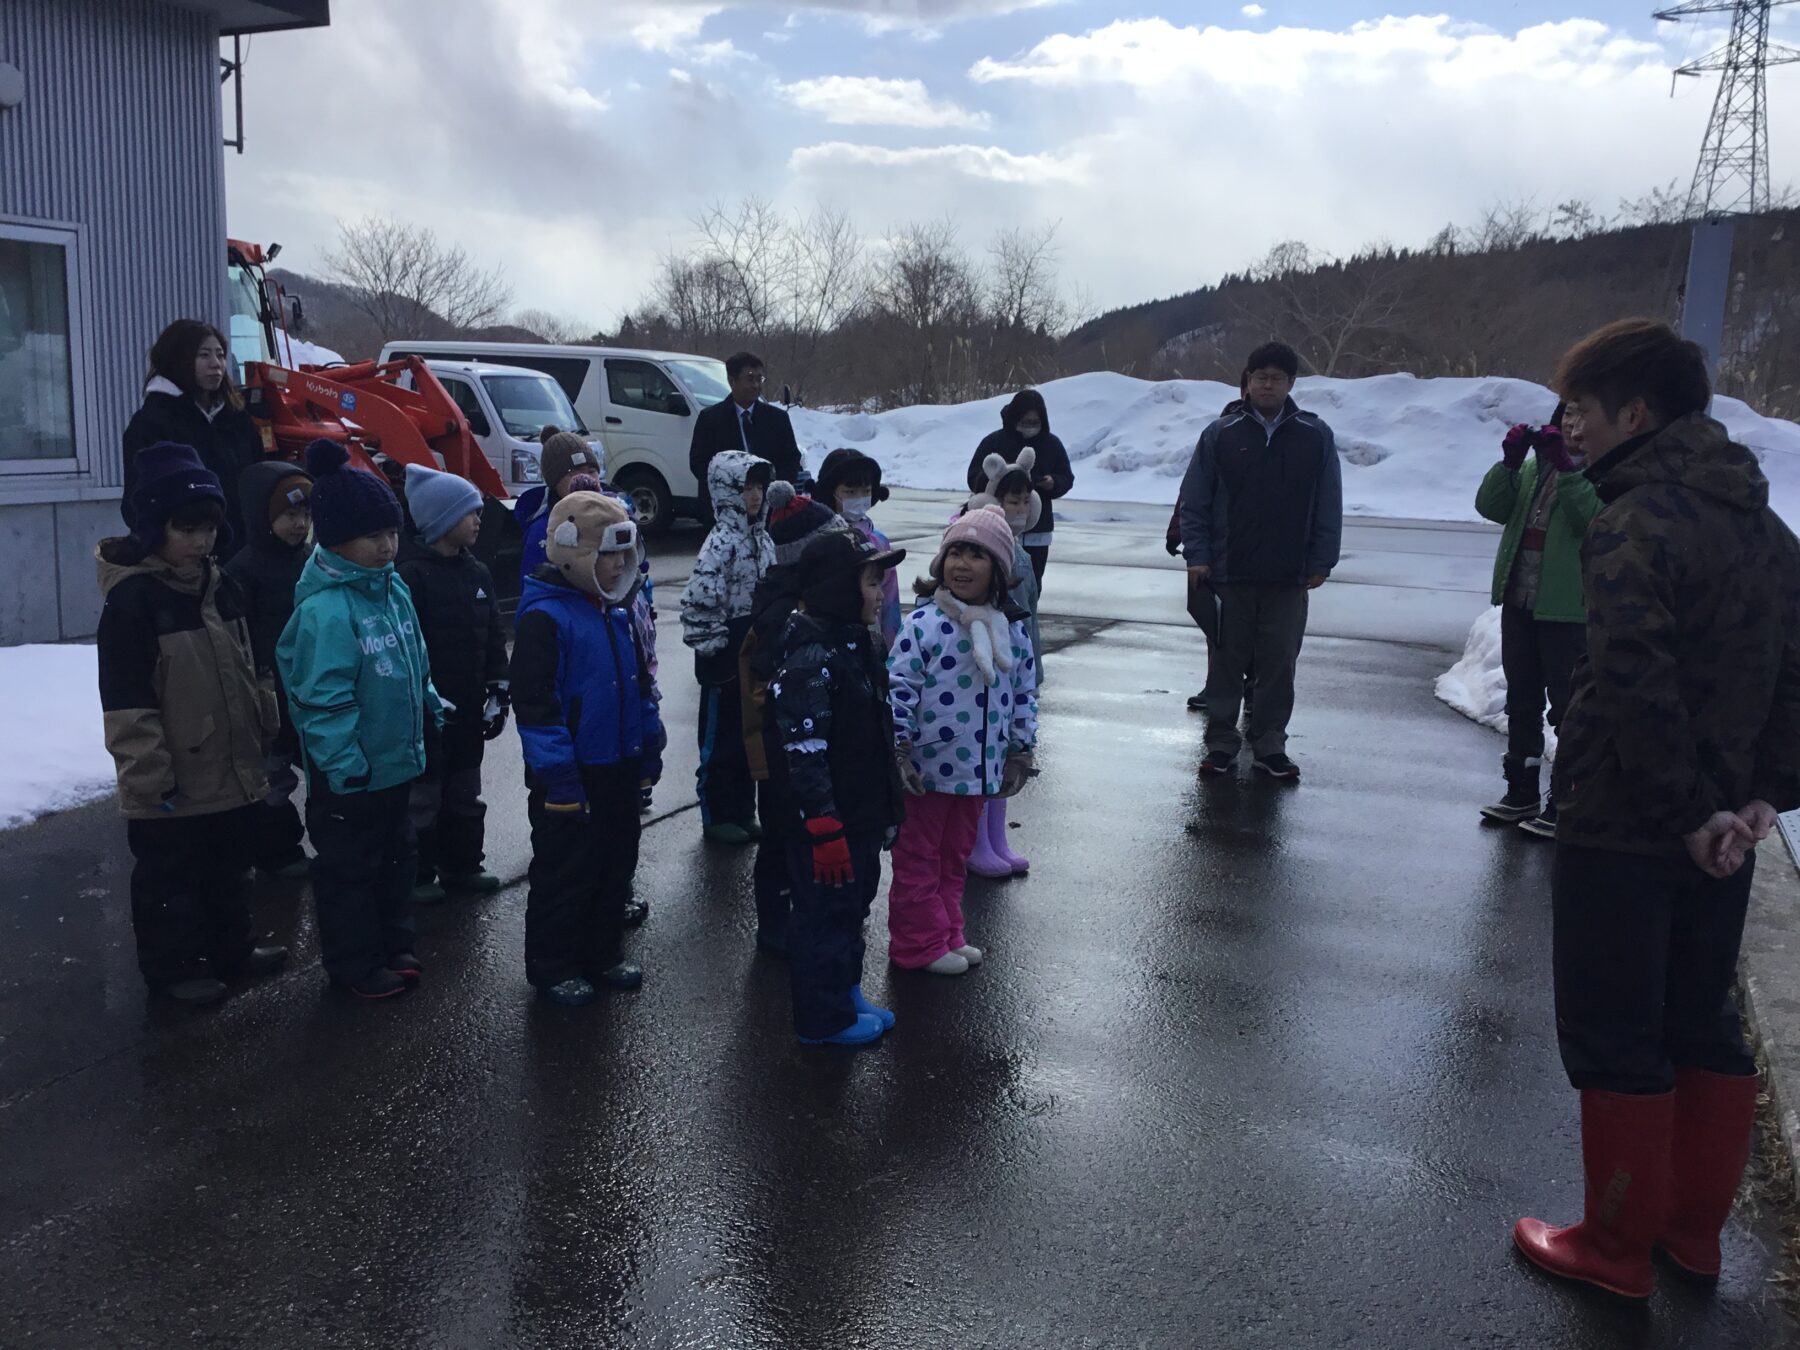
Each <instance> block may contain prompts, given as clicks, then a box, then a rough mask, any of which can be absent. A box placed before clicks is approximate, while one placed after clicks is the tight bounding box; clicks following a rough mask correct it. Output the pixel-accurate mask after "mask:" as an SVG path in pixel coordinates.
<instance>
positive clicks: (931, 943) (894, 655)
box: [888, 506, 1037, 975]
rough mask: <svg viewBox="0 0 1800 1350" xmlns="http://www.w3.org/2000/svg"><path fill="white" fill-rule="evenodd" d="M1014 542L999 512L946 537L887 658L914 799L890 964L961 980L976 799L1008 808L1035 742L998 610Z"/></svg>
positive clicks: (902, 839) (966, 957)
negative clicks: (1003, 802) (999, 801)
mask: <svg viewBox="0 0 1800 1350" xmlns="http://www.w3.org/2000/svg"><path fill="white" fill-rule="evenodd" d="M1012 554H1013V534H1012V530H1011V529H1010V528H1008V526H1007V523H1006V515H1005V513H1004V512H1002V511H1001V510H1000V508H999V507H997V506H984V507H980V508H979V509H977V510H973V511H969V512H967V513H965V514H964V515H962V516H960V517H959V518H958V519H956V520H954V521H952V522H951V524H950V528H949V529H947V530H945V531H944V539H943V543H942V544H941V545H940V547H939V548H938V553H937V556H936V557H935V558H934V559H932V563H931V571H930V576H929V577H928V578H926V579H924V580H921V581H920V582H919V583H918V590H919V591H920V593H921V594H924V595H929V596H930V598H929V599H927V600H926V601H925V602H924V603H923V604H921V605H920V606H919V607H918V608H917V609H915V610H914V611H913V612H912V613H911V614H910V615H909V616H908V617H907V619H906V621H905V623H903V624H902V625H901V626H900V637H899V640H898V641H897V642H895V644H894V650H893V651H892V652H891V653H889V655H888V679H889V706H890V707H891V709H892V711H893V715H894V736H895V750H896V753H897V756H898V757H899V761H900V772H901V775H902V777H903V778H904V779H905V780H906V784H907V790H908V791H909V792H911V793H913V794H914V796H913V799H912V801H911V802H910V803H909V805H908V807H907V814H906V823H905V824H904V825H902V826H901V827H900V834H899V837H898V838H897V839H896V840H895V842H894V882H893V886H892V888H891V890H890V892H889V896H888V936H889V956H890V959H891V960H892V961H893V962H894V964H895V965H897V966H901V967H903V968H906V969H915V970H916V969H923V970H928V971H931V972H932V973H933V974H938V975H961V974H963V973H964V972H965V971H967V970H968V969H969V967H970V966H973V965H979V964H981V960H982V953H981V950H980V948H978V947H973V946H970V945H969V942H968V939H967V937H966V935H965V934H964V932H963V916H962V894H963V876H964V869H965V868H966V866H967V864H968V860H969V854H970V852H971V851H973V849H974V847H975V836H976V832H977V829H978V828H979V824H980V819H981V807H982V803H983V801H984V799H988V798H1000V797H1011V796H1013V795H1014V794H1015V793H1017V792H1018V791H1019V789H1020V788H1021V787H1023V786H1024V784H1025V780H1026V779H1027V778H1028V777H1030V775H1031V769H1032V762H1031V754H1032V750H1033V748H1034V747H1035V745H1036V743H1037V677H1036V666H1037V662H1036V658H1034V657H1033V656H1032V654H1031V645H1030V638H1029V637H1028V635H1027V634H1026V631H1025V624H1024V622H1023V621H1022V620H1020V619H1017V618H1014V617H1011V616H1010V615H1009V613H1008V610H1007V591H1006V580H1005V578H1006V571H1007V568H1008V567H1009V566H1010V565H1011V562H1012Z"/></svg>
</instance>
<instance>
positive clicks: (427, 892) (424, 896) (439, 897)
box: [412, 881, 448, 905]
mask: <svg viewBox="0 0 1800 1350" xmlns="http://www.w3.org/2000/svg"><path fill="white" fill-rule="evenodd" d="M447 895H448V892H447V891H445V890H444V888H443V887H442V886H440V885H438V883H437V882H435V881H421V882H420V883H419V884H418V885H417V886H414V887H413V888H412V899H413V903H414V904H415V905H438V904H442V903H443V902H444V900H445V898H446V897H447Z"/></svg>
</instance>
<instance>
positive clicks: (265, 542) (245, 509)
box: [225, 459, 312, 881]
mask: <svg viewBox="0 0 1800 1350" xmlns="http://www.w3.org/2000/svg"><path fill="white" fill-rule="evenodd" d="M238 504H239V508H240V512H241V514H242V516H243V519H244V521H245V524H246V528H247V529H248V531H249V535H250V537H249V538H248V539H246V540H245V541H244V546H243V547H242V548H240V549H239V550H238V551H237V552H236V553H234V554H232V556H231V559H230V561H229V562H227V563H226V564H225V571H226V573H227V574H228V575H230V576H231V578H232V579H233V580H235V581H236V582H237V583H238V585H239V586H241V587H243V589H244V600H245V604H246V607H247V608H246V613H245V617H246V618H247V619H248V620H249V623H250V651H251V654H252V655H253V657H254V658H255V660H256V673H257V676H258V677H259V678H267V679H270V680H273V681H274V682H275V695H276V702H277V704H278V706H279V708H280V711H281V730H280V731H279V732H278V733H277V734H276V736H275V741H274V744H272V745H271V746H270V747H269V750H268V753H267V754H265V755H264V756H263V772H264V773H265V774H266V775H267V776H268V779H269V791H268V793H267V795H266V796H264V798H263V800H262V805H261V806H260V807H259V808H258V810H257V812H256V850H255V858H256V867H257V870H258V871H262V872H270V873H273V874H274V875H276V876H278V877H283V878H285V879H287V880H289V881H297V880H299V879H301V878H302V877H305V876H306V875H307V874H308V872H309V870H310V869H309V865H308V862H307V858H306V851H305V850H304V849H302V848H301V847H300V841H301V840H302V839H304V838H305V837H306V826H305V824H304V823H303V822H302V821H301V819H300V812H299V810H298V809H297V808H296V807H295V806H294V801H293V797H294V790H295V789H296V788H298V787H299V786H300V775H299V773H298V772H297V770H298V767H299V764H300V738H299V735H298V734H297V733H296V732H295V731H294V721H293V718H291V717H290V716H289V715H288V710H287V697H286V695H285V694H284V693H283V691H282V689H281V682H280V678H279V676H278V675H277V673H276V670H275V644H276V643H277V642H279V641H280V640H281V630H282V629H284V628H286V627H287V621H288V619H289V617H290V616H292V614H293V612H294V587H295V586H296V585H297V584H299V581H300V573H301V571H302V570H303V569H304V568H305V567H306V555H307V553H308V552H309V549H308V547H307V542H308V540H309V539H310V538H311V537H312V478H311V477H310V476H308V474H307V472H306V470H304V469H302V468H301V467H300V466H299V465H297V464H289V463H288V462H287V461H286V460H278V459H266V460H262V461H261V462H259V463H256V464H252V465H250V466H249V467H247V468H246V469H245V470H244V471H243V472H242V473H241V474H239V475H238Z"/></svg>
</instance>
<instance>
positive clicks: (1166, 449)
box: [792, 371, 1800, 522]
mask: <svg viewBox="0 0 1800 1350" xmlns="http://www.w3.org/2000/svg"><path fill="white" fill-rule="evenodd" d="M1040 388H1041V390H1042V392H1043V395H1044V401H1045V403H1046V404H1047V405H1048V406H1049V409H1050V429H1051V430H1052V431H1054V432H1055V433H1056V434H1057V435H1058V436H1060V437H1061V438H1062V441H1063V444H1064V445H1066V446H1067V447H1068V450H1069V458H1070V460H1071V462H1072V463H1073V465H1074V469H1075V490H1074V492H1073V493H1071V494H1070V495H1071V496H1073V497H1075V498H1077V499H1082V500H1088V501H1115V502H1120V501H1122V502H1158V503H1165V502H1166V503H1170V504H1173V502H1174V500H1175V497H1176V495H1177V493H1178V492H1179V491H1180V487H1181V475H1182V474H1183V473H1184V472H1185V471H1186V469H1187V465H1188V459H1189V457H1190V456H1191V455H1192V454H1193V449H1194V443H1195V442H1196V441H1197V440H1199V438H1200V433H1201V432H1202V431H1204V430H1205V429H1206V424H1207V423H1208V422H1210V421H1212V420H1213V418H1215V417H1217V416H1218V414H1219V410H1220V409H1221V408H1223V407H1224V406H1225V404H1226V403H1227V402H1228V401H1230V400H1231V399H1233V398H1235V397H1237V391H1236V390H1235V389H1233V388H1231V387H1230V386H1229V385H1224V384H1219V383H1217V382H1215V381H1211V380H1160V381H1151V380H1139V379H1134V378H1132V377H1131V376H1129V375H1116V374H1113V373H1111V372H1108V371H1101V372H1096V373H1094V374H1089V375H1074V376H1071V377H1069V378H1068V379H1063V380H1052V381H1051V382H1050V383H1048V384H1045V385H1042V386H1040ZM1294 397H1295V400H1296V402H1298V403H1299V404H1300V406H1301V407H1302V408H1305V409H1307V410H1309V411H1311V412H1316V413H1318V414H1319V415H1320V416H1321V417H1323V418H1324V419H1325V420H1326V421H1327V422H1328V423H1330V424H1331V428H1332V430H1333V431H1334V432H1335V433H1336V435H1337V444H1338V453H1339V455H1340V456H1341V457H1342V459H1343V467H1344V509H1345V511H1346V512H1348V513H1350V514H1352V515H1364V516H1392V517H1397V518H1400V519H1410V520H1475V519H1478V517H1477V516H1476V514H1475V488H1476V486H1477V485H1478V484H1479V483H1480V482H1481V476H1482V475H1483V474H1484V473H1486V472H1487V470H1488V466H1489V465H1491V464H1492V463H1493V462H1494V460H1495V459H1496V458H1498V456H1499V451H1500V438H1501V437H1502V436H1503V435H1505V434H1506V429H1507V427H1509V426H1511V425H1512V424H1513V423H1515V422H1541V421H1543V420H1545V419H1546V418H1548V417H1549V416H1550V413H1551V411H1552V410H1553V409H1554V408H1555V406H1556V396H1555V395H1554V394H1552V393H1551V392H1550V391H1549V390H1548V389H1545V388H1544V387H1543V386H1541V385H1537V384H1533V383H1531V382H1530V381H1529V380H1510V379H1498V378H1495V379H1436V380H1422V379H1419V378H1417V377H1416V376H1412V375H1376V376H1372V377H1370V378H1368V379H1361V380H1328V379H1317V378H1309V379H1303V380H1301V381H1300V384H1299V388H1298V389H1297V390H1296V391H1295V395H1294ZM1005 403H1006V396H1001V397H996V398H990V399H983V400H980V401H978V402H974V403H961V404H954V405H950V406H945V407H916V408H896V409H894V410H893V411H891V412H884V413H865V412H858V413H841V412H840V413H833V412H818V411H814V410H812V409H810V408H795V409H793V410H792V415H793V420H794V431H795V433H796V435H797V436H798V438H799V440H800V444H801V447H802V448H803V449H804V450H805V451H806V452H807V459H808V461H809V462H811V463H813V464H817V463H818V462H819V460H820V459H822V458H823V457H824V456H825V454H826V452H827V451H830V450H832V449H835V448H837V447H838V446H844V445H849V446H855V447H856V448H857V449H860V450H862V451H863V452H864V453H866V454H869V455H872V456H874V458H875V459H876V460H878V461H879V462H880V464H881V469H882V475H883V477H884V479H885V480H886V481H887V482H889V483H892V484H895V485H898V486H902V487H914V488H940V489H952V490H954V489H960V488H962V487H964V486H965V485H966V484H965V479H964V476H963V475H964V474H965V473H966V471H967V470H968V466H969V456H970V455H971V454H973V453H974V450H975V447H976V445H977V444H979V443H980V441H981V438H982V437H983V436H985V435H987V433H988V432H990V431H992V430H994V429H995V428H997V427H998V426H999V425H1000V409H1001V408H1002V407H1003V406H1004V405H1005ZM1714 412H1715V414H1716V415H1717V416H1718V417H1719V419H1720V420H1721V421H1723V422H1724V423H1725V425H1726V427H1728V428H1729V429H1730V431H1731V434H1732V435H1733V436H1734V437H1735V438H1736V439H1738V440H1739V441H1742V442H1743V443H1744V444H1745V445H1748V446H1749V447H1750V448H1751V449H1753V450H1755V451H1756V452H1757V454H1758V455H1759V456H1760V457H1761V459H1762V464H1763V471H1764V472H1765V473H1767V474H1768V475H1769V479H1770V482H1771V484H1772V485H1773V487H1774V490H1775V505H1776V509H1777V510H1779V511H1780V512H1781V513H1782V515H1783V516H1785V517H1786V518H1787V519H1788V520H1790V521H1795V522H1800V426H1796V425H1795V424H1794V423H1792V422H1784V421H1778V420H1776V419H1773V418H1766V417H1762V416H1759V415H1758V414H1757V413H1754V412H1752V411H1751V410H1750V409H1749V408H1748V407H1747V406H1745V405H1744V404H1742V403H1740V402H1738V400H1736V399H1729V398H1721V399H1719V400H1717V403H1716V405H1715V408H1714Z"/></svg>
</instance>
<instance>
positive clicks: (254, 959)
mask: <svg viewBox="0 0 1800 1350" xmlns="http://www.w3.org/2000/svg"><path fill="white" fill-rule="evenodd" d="M287 961H288V949H287V948H286V947H252V948H251V949H250V955H248V956H246V957H245V958H244V974H246V975H273V974H274V973H275V972H276V971H278V970H280V969H281V968H282V967H283V966H285V965H286V964H287Z"/></svg>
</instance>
